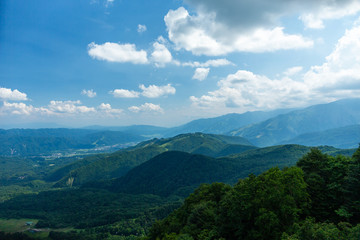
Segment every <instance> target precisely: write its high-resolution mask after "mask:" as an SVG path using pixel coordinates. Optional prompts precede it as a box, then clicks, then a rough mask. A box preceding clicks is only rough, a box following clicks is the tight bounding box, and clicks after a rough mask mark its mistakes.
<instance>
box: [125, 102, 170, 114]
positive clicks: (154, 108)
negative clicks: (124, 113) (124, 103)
mask: <svg viewBox="0 0 360 240" xmlns="http://www.w3.org/2000/svg"><path fill="white" fill-rule="evenodd" d="M128 109H129V111H131V112H134V113H138V112H158V113H164V110H163V109H162V108H161V107H160V105H156V104H153V103H144V104H142V105H141V106H131V107H129V108H128Z"/></svg>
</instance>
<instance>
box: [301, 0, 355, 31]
mask: <svg viewBox="0 0 360 240" xmlns="http://www.w3.org/2000/svg"><path fill="white" fill-rule="evenodd" d="M359 11H360V2H359V1H352V0H351V1H327V3H326V5H325V6H323V7H320V8H316V9H315V11H313V12H308V13H303V14H302V15H301V16H300V17H299V18H300V19H301V20H302V21H303V23H304V25H305V27H306V28H313V29H321V28H324V27H325V26H324V20H329V19H340V18H343V17H345V16H349V15H355V14H356V13H358V12H359Z"/></svg>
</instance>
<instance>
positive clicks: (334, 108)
mask: <svg viewBox="0 0 360 240" xmlns="http://www.w3.org/2000/svg"><path fill="white" fill-rule="evenodd" d="M359 123H360V99H359V98H357V99H346V100H340V101H336V102H332V103H328V104H319V105H314V106H311V107H308V108H304V109H301V110H295V111H292V112H289V113H286V114H281V115H278V116H276V117H273V118H270V119H268V120H266V121H263V122H260V123H255V124H251V125H248V126H246V127H242V128H239V129H236V130H233V131H230V132H229V134H230V135H232V136H241V137H244V138H246V139H248V140H249V141H250V142H251V143H253V144H254V145H256V146H260V147H264V146H271V145H276V144H280V143H282V142H288V143H291V142H289V141H287V140H290V139H292V138H295V137H296V136H298V135H301V134H305V133H311V132H319V131H324V130H329V129H334V128H339V127H345V126H349V125H354V124H359ZM340 141H341V139H340ZM316 145H318V144H316Z"/></svg>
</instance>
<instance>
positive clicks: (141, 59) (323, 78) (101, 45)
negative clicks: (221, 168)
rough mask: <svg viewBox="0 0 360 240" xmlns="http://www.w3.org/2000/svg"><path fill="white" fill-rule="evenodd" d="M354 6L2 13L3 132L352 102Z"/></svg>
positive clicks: (359, 86) (112, 6) (358, 43)
mask: <svg viewBox="0 0 360 240" xmlns="http://www.w3.org/2000/svg"><path fill="white" fill-rule="evenodd" d="M359 17H360V1H353V0H342V1H340V0H332V1H330V0H319V1H313V0H287V1H284V0H275V1H267V0H256V1H250V0H223V1H216V0H183V1H181V0H167V1H165V0H156V1H144V0H131V1H126V0H112V1H110V0H81V1H73V0H53V1H44V0H38V1H19V0H11V1H10V0H5V1H2V2H1V3H0V120H1V121H0V127H15V126H16V127H19V126H27V125H28V124H29V123H43V124H44V126H46V124H47V123H56V124H59V125H62V126H69V127H80V126H86V125H93V124H98V125H112V126H114V125H132V124H151V125H158V126H176V125H179V124H182V123H185V122H187V121H190V120H193V119H196V118H201V117H213V116H219V115H222V114H226V113H232V112H236V113H243V112H246V111H255V110H263V111H268V110H272V109H278V108H297V107H304V106H309V105H312V104H317V103H326V102H330V101H334V100H338V99H343V98H349V97H358V96H359V93H360V58H359V56H360V18H359Z"/></svg>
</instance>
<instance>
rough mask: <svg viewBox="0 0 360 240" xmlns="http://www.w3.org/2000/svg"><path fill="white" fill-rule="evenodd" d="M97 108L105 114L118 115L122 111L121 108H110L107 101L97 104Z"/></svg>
mask: <svg viewBox="0 0 360 240" xmlns="http://www.w3.org/2000/svg"><path fill="white" fill-rule="evenodd" d="M98 110H99V111H100V112H101V113H105V114H106V115H107V116H113V117H115V116H120V115H121V114H122V112H123V110H122V109H117V108H112V107H111V105H110V104H109V103H101V104H100V105H99V106H98Z"/></svg>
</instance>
